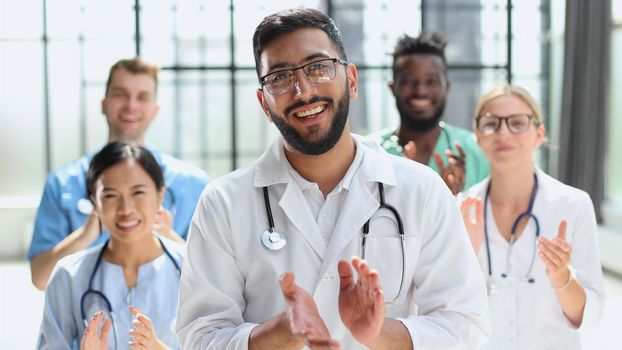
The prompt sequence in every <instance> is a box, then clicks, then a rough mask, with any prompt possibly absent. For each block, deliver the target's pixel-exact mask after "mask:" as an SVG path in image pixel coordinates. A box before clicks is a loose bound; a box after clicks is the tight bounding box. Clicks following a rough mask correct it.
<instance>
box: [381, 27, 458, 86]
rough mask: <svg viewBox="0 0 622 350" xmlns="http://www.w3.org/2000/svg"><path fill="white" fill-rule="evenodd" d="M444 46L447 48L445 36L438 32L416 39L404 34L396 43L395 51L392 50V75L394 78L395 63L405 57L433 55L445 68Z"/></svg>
mask: <svg viewBox="0 0 622 350" xmlns="http://www.w3.org/2000/svg"><path fill="white" fill-rule="evenodd" d="M445 46H447V41H446V40H445V36H444V35H443V34H442V33H439V32H423V33H421V35H419V36H418V37H417V38H413V37H411V36H408V35H406V34H404V36H403V37H401V38H400V39H399V40H398V41H397V44H395V49H394V50H393V75H394V76H395V62H396V61H397V59H398V58H400V57H401V56H407V55H415V54H428V55H435V56H438V57H440V58H441V60H443V64H444V65H445V67H446V66H447V61H446V60H445Z"/></svg>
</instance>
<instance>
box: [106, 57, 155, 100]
mask: <svg viewBox="0 0 622 350" xmlns="http://www.w3.org/2000/svg"><path fill="white" fill-rule="evenodd" d="M119 69H125V70H126V71H128V72H130V73H132V74H147V75H149V76H150V77H152V78H153V80H155V87H156V91H157V90H158V70H159V68H158V66H157V65H155V64H153V63H150V62H147V61H145V60H143V59H142V58H140V57H135V58H130V59H122V60H119V61H117V63H115V64H113V65H112V67H110V73H108V81H107V82H106V94H105V95H104V96H108V89H110V83H111V82H112V75H113V74H114V72H116V71H118V70H119Z"/></svg>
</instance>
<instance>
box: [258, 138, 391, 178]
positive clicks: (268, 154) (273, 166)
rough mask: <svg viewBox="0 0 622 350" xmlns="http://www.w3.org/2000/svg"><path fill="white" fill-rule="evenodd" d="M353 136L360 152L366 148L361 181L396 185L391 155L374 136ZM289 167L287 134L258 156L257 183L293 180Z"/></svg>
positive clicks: (359, 172) (363, 155)
mask: <svg viewBox="0 0 622 350" xmlns="http://www.w3.org/2000/svg"><path fill="white" fill-rule="evenodd" d="M352 138H353V139H354V142H355V144H356V147H357V153H358V152H362V157H363V160H362V162H361V164H360V166H359V169H358V170H357V171H356V172H357V176H358V177H359V178H360V179H361V181H363V182H364V183H366V182H382V183H384V184H385V185H389V186H394V185H395V182H396V180H395V173H394V171H393V164H392V163H391V158H390V156H389V155H388V154H387V153H386V152H385V151H384V150H383V149H382V148H380V146H378V145H377V144H376V143H375V142H373V141H372V140H369V139H366V138H364V137H362V136H360V135H356V134H352ZM289 167H291V165H289V161H288V160H287V158H286V157H285V151H284V149H283V138H282V137H281V136H280V137H279V138H278V139H277V140H276V141H275V142H273V143H272V145H271V146H270V148H268V149H267V150H266V151H265V152H264V153H263V154H262V155H261V157H260V158H259V159H258V160H257V163H256V168H255V174H254V178H253V185H254V186H255V187H265V186H271V185H275V184H280V183H285V184H286V183H289V182H290V181H291V175H290V174H289V170H288V168H289ZM351 176H353V175H351ZM347 177H348V176H347V174H346V177H345V178H344V180H347V181H345V182H344V184H343V185H344V188H346V189H347V188H349V187H350V182H351V179H346V178H347ZM346 182H347V183H346Z"/></svg>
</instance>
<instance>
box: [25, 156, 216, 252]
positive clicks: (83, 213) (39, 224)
mask: <svg viewBox="0 0 622 350" xmlns="http://www.w3.org/2000/svg"><path fill="white" fill-rule="evenodd" d="M147 149H148V150H149V151H150V152H151V153H152V154H153V156H154V157H155V158H156V160H157V161H158V163H159V164H160V166H161V167H162V171H163V172H164V185H165V186H166V194H165V195H164V207H165V208H166V209H168V210H169V211H170V212H171V213H172V214H173V229H174V230H175V232H177V234H179V235H180V236H181V237H182V238H184V239H186V236H187V234H188V228H189V227H190V220H191V219H192V214H194V209H195V207H196V204H197V202H198V200H199V197H200V196H201V192H202V191H203V188H204V187H205V185H206V184H207V182H208V176H207V173H205V171H203V170H201V169H199V168H197V167H196V166H194V165H191V164H189V163H186V162H183V161H181V160H179V159H176V158H173V157H172V156H170V155H168V154H165V153H160V152H159V151H157V150H156V149H155V148H154V147H151V146H147ZM93 155H94V154H87V155H84V156H82V157H81V158H79V159H77V160H75V161H73V162H71V163H69V164H66V165H64V166H63V167H61V168H59V169H57V170H55V171H53V172H51V173H50V174H48V177H47V180H46V183H45V188H44V190H43V196H42V197H41V203H40V204H39V209H38V210H37V216H36V218H35V228H34V232H33V234H32V241H31V243H30V249H29V250H28V260H30V259H32V257H34V256H36V255H38V254H40V253H43V252H46V251H48V250H50V249H52V248H54V246H56V245H57V244H58V243H59V242H60V241H62V240H63V239H64V238H65V237H67V236H68V235H69V234H70V233H71V232H73V231H75V230H76V229H78V228H79V227H81V226H82V225H84V222H85V221H86V218H87V217H88V214H89V213H90V211H91V208H92V204H91V203H90V202H89V200H88V198H87V196H86V173H87V171H88V169H89V162H90V161H91V158H92V157H93ZM107 239H108V232H106V231H104V232H103V234H102V235H101V236H100V237H98V238H97V239H96V240H95V241H94V242H93V243H92V244H91V246H95V245H98V244H103V243H104V242H105V241H106V240H107Z"/></svg>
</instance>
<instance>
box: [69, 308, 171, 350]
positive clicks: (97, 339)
mask: <svg viewBox="0 0 622 350" xmlns="http://www.w3.org/2000/svg"><path fill="white" fill-rule="evenodd" d="M130 312H131V313H132V315H134V317H135V319H134V321H132V329H131V330H130V331H129V334H130V337H132V341H131V342H130V343H129V344H128V345H127V346H128V347H129V348H130V349H132V350H139V349H140V350H146V349H154V350H164V349H169V347H167V346H166V344H164V343H162V341H160V339H158V336H157V335H156V332H155V330H154V329H153V323H152V322H151V319H150V318H149V317H147V316H146V315H145V314H143V313H142V312H141V311H140V310H139V309H137V308H135V307H133V306H130ZM100 325H101V327H100ZM111 326H112V321H111V319H109V318H108V319H105V316H104V313H103V312H101V311H99V312H97V313H95V315H93V317H92V318H91V319H90V320H89V322H88V324H87V326H86V330H85V331H84V335H83V336H82V340H81V341H80V350H100V349H101V350H105V349H108V337H109V335H110V327H111ZM117 345H118V346H121V344H117Z"/></svg>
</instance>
